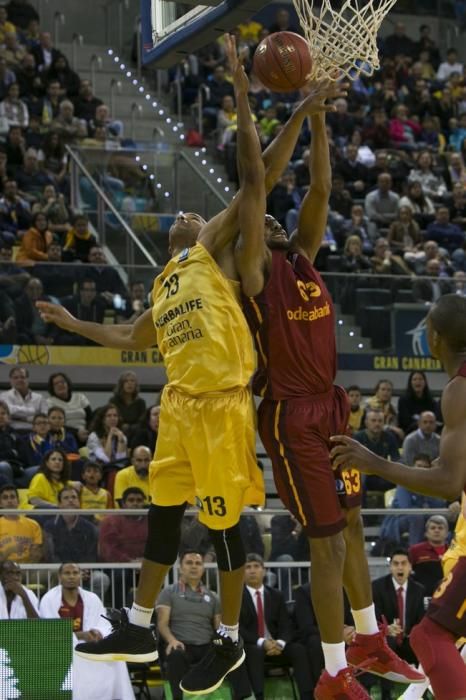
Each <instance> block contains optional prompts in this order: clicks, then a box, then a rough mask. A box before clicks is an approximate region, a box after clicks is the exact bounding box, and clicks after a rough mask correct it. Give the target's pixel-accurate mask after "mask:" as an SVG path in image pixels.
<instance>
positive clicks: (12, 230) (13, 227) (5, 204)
mask: <svg viewBox="0 0 466 700" xmlns="http://www.w3.org/2000/svg"><path fill="white" fill-rule="evenodd" d="M8 162H10V161H8ZM21 163H22V161H21ZM30 225H31V213H30V207H29V204H28V203H27V202H26V200H25V199H23V198H22V197H20V196H19V195H18V185H17V183H16V181H15V180H6V181H5V182H4V184H3V197H2V198H1V199H0V230H1V231H2V235H3V236H4V237H5V236H6V235H7V236H8V234H12V238H10V241H11V243H12V244H13V243H16V236H17V234H19V233H20V232H22V231H26V229H28V228H29V226H30Z"/></svg>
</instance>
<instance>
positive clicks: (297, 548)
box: [270, 515, 309, 587]
mask: <svg viewBox="0 0 466 700" xmlns="http://www.w3.org/2000/svg"><path fill="white" fill-rule="evenodd" d="M270 529H271V534H272V549H271V552H270V560H271V561H307V560H308V559H309V544H308V540H307V537H306V534H305V532H304V531H303V529H302V527H301V525H300V524H299V523H298V521H297V520H296V518H294V517H293V516H292V515H274V516H273V517H272V519H271V521H270ZM280 587H282V586H280ZM283 587H284V586H283Z"/></svg>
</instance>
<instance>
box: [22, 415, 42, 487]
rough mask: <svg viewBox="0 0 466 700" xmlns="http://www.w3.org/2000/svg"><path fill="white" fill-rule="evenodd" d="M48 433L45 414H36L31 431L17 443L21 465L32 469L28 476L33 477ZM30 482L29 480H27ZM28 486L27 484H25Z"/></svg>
mask: <svg viewBox="0 0 466 700" xmlns="http://www.w3.org/2000/svg"><path fill="white" fill-rule="evenodd" d="M48 431H49V419H48V418H47V414H46V413H36V415H35V416H34V418H33V421H32V430H31V432H30V433H29V434H27V435H24V436H23V437H22V438H21V439H20V441H19V443H18V452H19V457H20V460H21V463H22V464H23V465H25V466H27V467H30V468H31V469H32V471H31V472H29V474H30V476H32V475H34V474H35V473H36V471H37V468H38V465H39V464H40V462H41V460H42V458H43V456H44V454H45V453H46V451H47V450H46V449H45V438H46V437H47V433H48ZM29 481H30V478H29ZM27 485H28V486H29V482H28V484H27Z"/></svg>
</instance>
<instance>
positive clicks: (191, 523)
mask: <svg viewBox="0 0 466 700" xmlns="http://www.w3.org/2000/svg"><path fill="white" fill-rule="evenodd" d="M178 551H179V552H191V551H196V552H200V553H201V555H202V557H203V559H204V561H209V562H212V561H215V560H216V555H215V550H214V546H213V544H212V540H211V539H210V535H209V530H208V529H207V527H206V526H205V525H203V524H202V523H200V522H199V516H198V514H197V513H196V515H185V516H184V518H183V520H182V522H181V536H180V544H179V548H178Z"/></svg>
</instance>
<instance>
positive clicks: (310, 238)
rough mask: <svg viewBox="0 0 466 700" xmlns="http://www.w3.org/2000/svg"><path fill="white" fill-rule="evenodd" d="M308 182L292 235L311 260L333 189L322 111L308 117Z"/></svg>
mask: <svg viewBox="0 0 466 700" xmlns="http://www.w3.org/2000/svg"><path fill="white" fill-rule="evenodd" d="M310 127H311V155H310V158H309V171H310V180H311V184H310V187H309V190H308V191H307V193H306V196H305V197H304V199H303V202H302V204H301V207H300V210H299V218H298V229H297V231H295V232H294V233H293V235H292V237H291V241H292V244H293V246H294V247H297V248H298V249H299V250H300V252H302V253H303V254H304V255H306V256H307V257H308V258H309V260H311V262H314V260H315V257H316V255H317V253H318V252H319V248H320V246H321V243H322V239H323V237H324V233H325V229H326V227H327V218H328V200H329V197H330V192H331V189H332V168H331V165H330V150H329V143H328V137H327V128H326V124H325V114H315V115H313V116H312V117H311V118H310Z"/></svg>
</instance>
